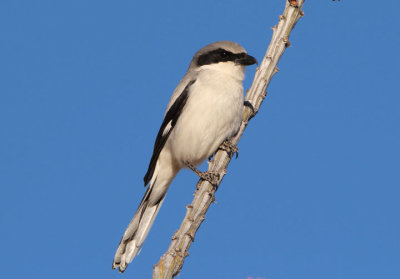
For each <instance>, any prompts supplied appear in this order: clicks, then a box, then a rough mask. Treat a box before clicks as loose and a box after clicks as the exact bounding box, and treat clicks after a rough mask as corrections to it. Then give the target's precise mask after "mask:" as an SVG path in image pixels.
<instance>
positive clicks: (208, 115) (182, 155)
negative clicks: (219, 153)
mask: <svg viewBox="0 0 400 279" xmlns="http://www.w3.org/2000/svg"><path fill="white" fill-rule="evenodd" d="M231 67H232V66H231ZM239 70H240V71H242V72H243V70H242V69H240V68H239ZM237 76H238V75H236V76H235V75H231V74H228V73H227V72H225V71H215V70H213V69H204V70H202V71H201V72H199V74H198V76H197V79H196V82H195V83H194V84H193V85H192V86H191V88H190V94H189V97H188V100H187V102H186V105H185V107H184V109H183V111H182V114H181V115H180V117H179V119H178V121H177V123H176V126H175V127H174V129H173V131H172V133H171V135H170V138H169V140H168V142H167V145H168V147H169V148H170V150H171V153H172V155H173V156H174V157H175V159H176V160H177V161H179V162H181V163H183V162H184V161H189V162H191V163H192V164H194V165H199V164H201V163H202V162H203V161H204V160H205V159H207V158H208V157H210V156H211V155H212V154H213V153H214V152H215V151H216V149H217V148H218V146H219V145H220V144H221V143H222V142H223V141H224V140H226V139H229V138H230V137H232V136H233V135H234V134H235V133H236V132H237V131H238V129H239V127H240V123H241V120H242V114H243V85H242V80H243V74H242V75H241V76H240V77H239V78H236V77H237Z"/></svg>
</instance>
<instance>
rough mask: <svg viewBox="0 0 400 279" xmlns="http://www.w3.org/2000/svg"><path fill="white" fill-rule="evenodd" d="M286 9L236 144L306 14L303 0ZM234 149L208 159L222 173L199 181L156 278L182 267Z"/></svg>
mask: <svg viewBox="0 0 400 279" xmlns="http://www.w3.org/2000/svg"><path fill="white" fill-rule="evenodd" d="M285 2H286V5H285V10H284V12H283V15H281V16H279V23H278V24H277V25H276V26H274V27H273V28H272V30H273V35H272V39H271V42H270V44H269V47H268V49H267V52H266V54H265V56H264V59H263V60H262V62H261V64H260V66H259V67H258V68H257V71H256V74H255V77H254V80H253V84H252V86H251V87H250V89H249V90H248V93H247V94H246V97H245V103H246V104H247V106H245V110H244V113H243V121H242V125H241V127H240V130H239V133H238V134H237V135H236V136H235V137H234V138H233V139H231V143H232V144H234V145H236V144H237V143H238V141H239V139H240V138H241V136H242V134H243V132H244V130H245V129H246V126H247V124H248V122H249V120H250V119H251V118H252V117H253V116H254V115H255V114H256V113H257V112H258V110H259V108H260V106H261V104H262V102H263V100H264V98H265V96H266V95H267V92H266V89H267V87H268V84H269V82H270V81H271V78H272V77H273V75H274V74H276V73H277V72H278V68H277V64H278V61H279V59H280V58H281V56H282V54H283V53H284V52H285V49H286V48H287V47H289V46H290V42H289V34H290V32H291V31H292V29H293V27H294V26H295V25H296V23H297V21H298V20H299V19H300V18H301V17H302V16H303V15H304V14H303V11H302V10H301V9H302V7H303V3H304V0H285ZM232 153H233V152H228V151H226V148H224V150H219V151H218V152H217V153H216V154H215V156H214V159H213V160H212V161H211V162H209V168H208V170H209V171H213V172H217V173H219V180H218V183H217V185H214V186H213V185H211V184H210V183H209V182H208V181H204V180H199V182H198V183H197V185H196V187H197V190H196V192H195V195H194V199H193V201H192V204H190V205H188V206H187V207H186V208H187V212H186V215H185V218H184V220H183V222H182V224H181V227H180V228H179V230H178V231H177V232H176V233H175V234H174V236H173V237H172V242H171V244H170V246H169V248H168V251H167V252H166V253H165V254H164V255H163V256H162V257H161V258H160V261H159V262H158V264H156V265H155V266H154V269H153V279H170V278H173V277H175V276H176V275H177V274H178V273H179V272H180V270H181V269H182V266H183V262H184V259H185V257H186V256H188V255H189V253H188V250H189V248H190V245H191V244H192V242H193V241H194V238H195V234H196V232H197V230H198V229H199V227H200V225H201V223H202V222H203V221H204V219H205V214H206V212H207V210H208V208H209V207H210V205H211V203H212V202H213V201H214V200H215V197H214V194H215V192H216V190H217V189H218V186H219V184H220V183H221V181H222V178H223V176H224V175H225V174H226V168H227V166H228V164H229V162H230V160H231V157H232V155H233V154H232Z"/></svg>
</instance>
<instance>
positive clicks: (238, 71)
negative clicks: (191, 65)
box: [196, 61, 245, 81]
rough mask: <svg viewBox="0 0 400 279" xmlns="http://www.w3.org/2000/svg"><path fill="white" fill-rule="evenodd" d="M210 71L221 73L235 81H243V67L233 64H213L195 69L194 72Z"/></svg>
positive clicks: (229, 62)
mask: <svg viewBox="0 0 400 279" xmlns="http://www.w3.org/2000/svg"><path fill="white" fill-rule="evenodd" d="M204 70H211V71H217V72H222V73H224V74H226V75H228V76H230V77H232V78H234V79H236V80H239V81H243V79H244V71H245V67H244V66H242V65H239V64H236V63H234V62H231V61H228V62H219V63H215V64H208V65H203V66H201V67H199V68H198V69H196V71H204Z"/></svg>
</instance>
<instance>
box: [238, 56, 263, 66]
mask: <svg viewBox="0 0 400 279" xmlns="http://www.w3.org/2000/svg"><path fill="white" fill-rule="evenodd" d="M235 63H236V64H240V65H243V66H250V65H253V64H257V65H258V62H257V60H256V59H255V58H254V57H253V56H251V55H248V54H245V55H244V57H241V58H238V59H236V60H235Z"/></svg>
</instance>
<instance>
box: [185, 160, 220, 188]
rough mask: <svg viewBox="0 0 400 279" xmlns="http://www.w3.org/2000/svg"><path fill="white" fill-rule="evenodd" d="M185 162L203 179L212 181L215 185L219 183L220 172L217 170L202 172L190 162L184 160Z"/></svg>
mask: <svg viewBox="0 0 400 279" xmlns="http://www.w3.org/2000/svg"><path fill="white" fill-rule="evenodd" d="M184 164H185V165H186V167H188V168H189V169H191V170H192V171H194V172H195V173H196V174H197V175H198V176H199V177H200V178H201V179H203V180H206V181H208V182H210V183H211V184H212V185H214V186H215V185H218V182H219V179H220V175H219V173H218V172H215V171H205V172H201V171H199V170H198V169H197V168H196V167H195V166H193V165H192V164H191V163H189V162H184Z"/></svg>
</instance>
